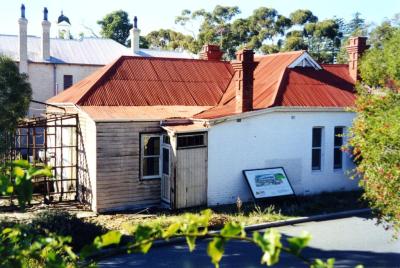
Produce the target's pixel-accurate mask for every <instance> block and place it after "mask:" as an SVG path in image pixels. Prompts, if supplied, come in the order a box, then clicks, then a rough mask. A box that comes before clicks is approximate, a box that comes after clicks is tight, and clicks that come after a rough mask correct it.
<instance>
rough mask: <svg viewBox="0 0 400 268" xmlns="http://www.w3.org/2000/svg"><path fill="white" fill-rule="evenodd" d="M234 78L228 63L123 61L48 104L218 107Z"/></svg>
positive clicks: (162, 60)
mask: <svg viewBox="0 0 400 268" xmlns="http://www.w3.org/2000/svg"><path fill="white" fill-rule="evenodd" d="M232 75H233V69H232V67H231V65H230V63H229V62H224V61H206V60H189V59H167V58H140V57H127V56H124V57H121V58H120V59H119V60H117V61H116V62H114V63H113V64H110V65H108V66H107V67H105V68H103V69H101V70H99V71H98V72H96V73H94V74H92V75H91V76H89V77H87V78H85V79H83V80H82V81H81V82H78V83H77V84H75V85H74V86H72V87H71V88H70V89H68V90H65V91H64V92H62V93H60V94H59V95H57V96H55V97H53V98H51V99H50V100H48V102H49V103H60V102H69V103H75V104H78V105H81V106H154V105H190V106H215V105H217V104H218V102H219V100H220V99H221V98H222V95H223V94H224V92H225V90H226V88H227V86H228V84H229V83H230V81H231V79H232Z"/></svg>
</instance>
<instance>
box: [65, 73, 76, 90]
mask: <svg viewBox="0 0 400 268" xmlns="http://www.w3.org/2000/svg"><path fill="white" fill-rule="evenodd" d="M73 83H74V77H73V76H72V75H69V74H66V75H64V89H67V88H69V87H71V86H72V84H73Z"/></svg>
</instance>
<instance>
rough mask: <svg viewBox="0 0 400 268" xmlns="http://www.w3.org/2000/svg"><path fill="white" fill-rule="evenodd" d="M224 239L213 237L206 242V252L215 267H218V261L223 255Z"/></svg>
mask: <svg viewBox="0 0 400 268" xmlns="http://www.w3.org/2000/svg"><path fill="white" fill-rule="evenodd" d="M224 246H225V240H224V239H223V238H219V237H215V238H214V239H213V240H211V242H210V243H208V247H207V254H208V256H210V258H211V262H212V263H213V264H214V265H215V267H219V262H220V261H221V259H222V256H223V255H224V250H225V249H224Z"/></svg>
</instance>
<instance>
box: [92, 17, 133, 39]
mask: <svg viewBox="0 0 400 268" xmlns="http://www.w3.org/2000/svg"><path fill="white" fill-rule="evenodd" d="M97 24H99V25H100V26H101V30H100V34H101V36H102V37H104V38H111V39H113V40H115V41H117V42H118V43H120V44H122V45H124V46H125V45H127V40H128V37H129V30H130V29H131V28H132V23H130V21H129V16H128V13H127V12H126V11H123V10H117V11H113V12H111V13H109V14H107V15H105V16H104V18H103V19H102V20H99V21H97Z"/></svg>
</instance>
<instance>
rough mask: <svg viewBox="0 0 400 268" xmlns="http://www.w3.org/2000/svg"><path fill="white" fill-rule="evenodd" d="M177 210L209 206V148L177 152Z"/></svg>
mask: <svg viewBox="0 0 400 268" xmlns="http://www.w3.org/2000/svg"><path fill="white" fill-rule="evenodd" d="M176 165H177V170H176V191H175V194H176V204H175V207H176V208H185V207H196V206H202V205H207V148H206V147H201V148H193V149H184V150H177V161H176Z"/></svg>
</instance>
